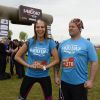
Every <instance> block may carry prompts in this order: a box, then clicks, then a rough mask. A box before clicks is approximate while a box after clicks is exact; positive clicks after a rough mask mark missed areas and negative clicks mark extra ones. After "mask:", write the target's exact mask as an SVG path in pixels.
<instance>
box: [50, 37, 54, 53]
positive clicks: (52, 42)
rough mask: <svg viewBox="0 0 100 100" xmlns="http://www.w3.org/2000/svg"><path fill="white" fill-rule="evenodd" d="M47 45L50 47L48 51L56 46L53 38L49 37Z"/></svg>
mask: <svg viewBox="0 0 100 100" xmlns="http://www.w3.org/2000/svg"><path fill="white" fill-rule="evenodd" d="M49 47H50V53H51V52H52V50H53V49H54V48H56V43H55V41H54V40H53V39H50V43H49Z"/></svg>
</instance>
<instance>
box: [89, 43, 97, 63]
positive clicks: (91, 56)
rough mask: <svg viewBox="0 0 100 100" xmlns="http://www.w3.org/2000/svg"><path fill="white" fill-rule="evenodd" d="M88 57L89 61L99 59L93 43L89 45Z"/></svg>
mask: <svg viewBox="0 0 100 100" xmlns="http://www.w3.org/2000/svg"><path fill="white" fill-rule="evenodd" d="M88 57H89V61H97V60H98V57H97V52H96V49H95V47H94V46H93V44H92V43H89V45H88Z"/></svg>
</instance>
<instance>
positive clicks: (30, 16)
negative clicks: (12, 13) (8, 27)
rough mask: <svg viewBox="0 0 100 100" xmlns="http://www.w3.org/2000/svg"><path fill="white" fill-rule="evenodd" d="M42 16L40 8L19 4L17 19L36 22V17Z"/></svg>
mask: <svg viewBox="0 0 100 100" xmlns="http://www.w3.org/2000/svg"><path fill="white" fill-rule="evenodd" d="M41 16H42V10H41V9H36V8H31V7H26V6H22V5H21V6H20V7H19V20H20V21H29V22H33V23H34V22H36V20H37V19H38V18H40V17H41Z"/></svg>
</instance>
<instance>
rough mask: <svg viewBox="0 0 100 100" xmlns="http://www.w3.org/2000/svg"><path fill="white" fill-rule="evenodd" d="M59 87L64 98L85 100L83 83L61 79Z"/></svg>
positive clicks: (85, 90)
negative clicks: (76, 83)
mask: <svg viewBox="0 0 100 100" xmlns="http://www.w3.org/2000/svg"><path fill="white" fill-rule="evenodd" d="M61 89H62V94H63V97H64V100H87V89H86V88H84V83H83V84H79V85H72V84H69V83H66V82H64V81H61Z"/></svg>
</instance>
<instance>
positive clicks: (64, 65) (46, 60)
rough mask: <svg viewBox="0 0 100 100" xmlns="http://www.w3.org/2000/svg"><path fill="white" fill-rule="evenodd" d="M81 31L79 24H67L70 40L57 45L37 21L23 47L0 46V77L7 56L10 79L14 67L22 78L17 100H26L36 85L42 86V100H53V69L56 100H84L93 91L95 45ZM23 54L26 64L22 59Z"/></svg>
mask: <svg viewBox="0 0 100 100" xmlns="http://www.w3.org/2000/svg"><path fill="white" fill-rule="evenodd" d="M82 29H84V25H83V22H82V20H81V19H79V18H74V19H72V20H71V21H70V22H69V35H70V37H71V38H70V39H67V40H65V41H63V42H62V43H60V44H59V42H57V41H56V42H55V41H54V40H53V39H51V38H48V32H47V24H46V22H45V21H44V20H43V19H38V20H37V21H36V23H35V24H34V36H33V37H32V38H29V39H28V40H27V41H26V42H25V43H22V42H19V41H18V40H13V41H12V42H11V43H10V42H7V43H9V46H7V45H8V44H6V42H5V43H4V42H2V41H1V42H0V47H2V48H3V49H2V50H1V49H0V50H1V51H0V65H2V66H3V67H0V75H1V76H2V75H3V73H4V72H5V68H6V56H7V55H9V57H10V73H11V75H13V74H14V71H13V68H14V64H15V66H16V74H17V75H18V77H19V78H22V77H23V76H24V78H23V81H22V84H21V86H20V92H19V97H18V100H26V99H27V96H28V94H29V92H30V89H31V88H32V86H33V84H35V83H39V84H40V85H41V87H42V90H43V93H44V100H52V83H51V77H50V73H49V69H50V68H54V79H55V84H57V85H58V86H59V87H60V96H59V100H87V93H88V89H91V88H92V87H93V83H94V79H95V76H96V72H97V68H98V57H97V53H96V50H95V47H94V45H93V44H92V43H91V42H90V41H88V40H87V39H84V38H83V37H82V36H81V32H82ZM12 44H13V45H12ZM22 44H23V45H22ZM20 47H21V48H20ZM8 48H9V49H8ZM26 53H27V60H25V58H24V55H25V54H26ZM1 56H2V57H1ZM51 56H52V58H53V61H52V62H51V61H50V58H51ZM88 63H90V77H88ZM24 67H25V68H26V71H25V74H24ZM59 71H61V78H60V77H59ZM1 76H0V77H1Z"/></svg>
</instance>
